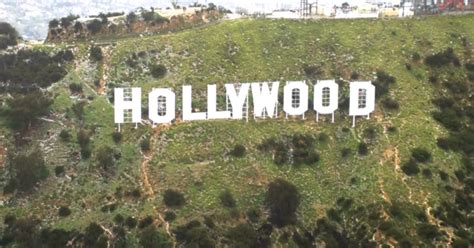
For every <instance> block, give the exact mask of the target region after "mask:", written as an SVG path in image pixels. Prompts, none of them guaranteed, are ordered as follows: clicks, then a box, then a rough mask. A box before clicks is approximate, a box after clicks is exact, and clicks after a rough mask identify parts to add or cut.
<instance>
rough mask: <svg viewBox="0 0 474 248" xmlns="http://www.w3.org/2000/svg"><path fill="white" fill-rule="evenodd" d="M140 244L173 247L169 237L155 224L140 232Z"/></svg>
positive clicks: (158, 247)
mask: <svg viewBox="0 0 474 248" xmlns="http://www.w3.org/2000/svg"><path fill="white" fill-rule="evenodd" d="M140 245H142V246H143V247H156V248H166V247H170V248H171V247H173V246H172V243H171V241H170V240H169V238H168V237H167V236H166V235H165V234H163V233H161V232H159V231H158V230H157V229H156V227H155V226H154V225H151V226H148V227H147V228H145V229H143V231H142V232H141V233H140Z"/></svg>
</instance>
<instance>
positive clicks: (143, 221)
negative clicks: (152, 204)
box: [138, 216, 153, 229]
mask: <svg viewBox="0 0 474 248" xmlns="http://www.w3.org/2000/svg"><path fill="white" fill-rule="evenodd" d="M151 224H153V218H152V217H151V216H147V217H145V218H143V219H141V220H140V222H139V223H138V228H140V229H143V228H145V227H147V226H149V225H151Z"/></svg>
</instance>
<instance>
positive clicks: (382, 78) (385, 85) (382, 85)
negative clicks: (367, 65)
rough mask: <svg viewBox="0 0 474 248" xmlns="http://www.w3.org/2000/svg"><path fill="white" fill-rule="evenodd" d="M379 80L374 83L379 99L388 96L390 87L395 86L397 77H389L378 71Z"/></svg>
mask: <svg viewBox="0 0 474 248" xmlns="http://www.w3.org/2000/svg"><path fill="white" fill-rule="evenodd" d="M376 75H377V79H376V80H375V81H374V82H373V84H374V86H375V87H376V90H375V96H376V97H377V98H379V97H381V96H384V95H386V94H388V92H389V89H390V86H391V85H392V84H395V82H396V79H395V77H393V76H391V75H389V74H388V73H386V72H384V71H377V74H376Z"/></svg>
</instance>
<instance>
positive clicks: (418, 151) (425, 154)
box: [411, 147, 431, 163]
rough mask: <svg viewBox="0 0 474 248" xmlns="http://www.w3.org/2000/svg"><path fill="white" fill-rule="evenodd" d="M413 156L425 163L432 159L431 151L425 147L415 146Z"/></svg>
mask: <svg viewBox="0 0 474 248" xmlns="http://www.w3.org/2000/svg"><path fill="white" fill-rule="evenodd" d="M411 156H412V158H414V159H415V160H416V161H418V162H420V163H425V162H428V161H430V160H431V153H430V152H429V151H427V150H426V149H423V148H420V147H418V148H415V149H413V150H412V151H411Z"/></svg>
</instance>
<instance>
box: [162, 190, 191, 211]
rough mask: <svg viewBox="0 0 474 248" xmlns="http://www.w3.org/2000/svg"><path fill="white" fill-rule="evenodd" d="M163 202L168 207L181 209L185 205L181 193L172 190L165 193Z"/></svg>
mask: <svg viewBox="0 0 474 248" xmlns="http://www.w3.org/2000/svg"><path fill="white" fill-rule="evenodd" d="M163 201H164V203H165V205H166V206H168V207H181V206H183V205H184V204H185V203H186V201H185V199H184V195H183V194H182V193H181V192H178V191H175V190H172V189H168V190H166V191H165V193H164V195H163Z"/></svg>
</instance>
